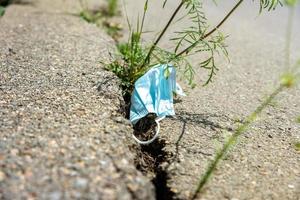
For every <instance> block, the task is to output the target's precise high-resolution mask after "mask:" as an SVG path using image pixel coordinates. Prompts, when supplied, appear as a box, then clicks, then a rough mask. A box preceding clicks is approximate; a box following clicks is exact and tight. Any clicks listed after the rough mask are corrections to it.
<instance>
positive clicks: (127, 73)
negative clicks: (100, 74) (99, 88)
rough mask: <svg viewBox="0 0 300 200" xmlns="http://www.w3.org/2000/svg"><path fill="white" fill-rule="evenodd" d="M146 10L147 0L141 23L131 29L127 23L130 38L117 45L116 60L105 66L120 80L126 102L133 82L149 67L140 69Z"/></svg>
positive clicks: (144, 56)
mask: <svg viewBox="0 0 300 200" xmlns="http://www.w3.org/2000/svg"><path fill="white" fill-rule="evenodd" d="M147 9H148V0H147V1H146V2H145V6H144V12H143V18H142V21H141V23H139V22H138V23H137V26H136V28H135V29H133V28H132V27H131V25H130V23H129V22H128V26H129V30H130V37H129V39H128V42H126V43H119V44H117V49H118V52H119V53H118V55H117V57H118V58H117V59H116V60H115V61H113V62H112V63H110V64H108V65H106V68H107V69H108V70H111V71H112V72H114V73H115V74H116V75H117V76H118V77H119V78H120V79H121V87H122V89H123V96H124V97H125V99H126V100H129V99H130V93H131V91H132V90H133V86H134V82H135V81H136V80H137V79H138V78H139V77H140V76H142V75H143V74H144V73H145V72H146V70H147V69H148V68H149V67H142V68H141V67H140V66H141V65H142V62H143V60H144V59H145V58H146V53H145V52H146V49H145V48H143V46H142V43H141V36H142V33H143V32H142V31H143V26H144V22H145V17H146V13H147Z"/></svg>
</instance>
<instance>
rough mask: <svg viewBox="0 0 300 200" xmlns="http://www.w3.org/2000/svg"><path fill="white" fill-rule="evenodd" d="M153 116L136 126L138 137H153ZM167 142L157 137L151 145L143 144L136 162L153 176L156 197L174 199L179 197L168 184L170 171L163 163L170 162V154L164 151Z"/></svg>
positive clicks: (143, 170) (137, 165)
mask: <svg viewBox="0 0 300 200" xmlns="http://www.w3.org/2000/svg"><path fill="white" fill-rule="evenodd" d="M149 117H150V118H151V119H149ZM152 118H153V116H148V117H147V118H146V119H143V120H141V122H140V123H139V124H137V125H136V126H135V127H134V129H135V135H136V136H137V137H139V138H140V139H143V140H145V139H148V138H149V137H151V135H152V132H153V130H154V129H155V122H154V120H153V119H152ZM165 144H166V143H165V141H164V140H158V139H157V140H155V141H154V142H153V143H151V144H150V145H141V146H140V148H139V149H137V156H136V159H135V164H136V168H137V169H138V170H139V171H141V172H142V173H143V174H145V175H147V176H150V177H153V178H152V183H153V185H154V186H155V190H156V199H158V200H174V199H177V198H176V196H175V193H174V192H172V191H171V188H170V187H168V185H167V182H168V179H169V176H168V173H167V171H166V169H164V168H163V167H162V165H161V164H162V163H165V162H167V163H168V162H169V158H170V155H169V154H168V153H167V152H165V151H164V147H165Z"/></svg>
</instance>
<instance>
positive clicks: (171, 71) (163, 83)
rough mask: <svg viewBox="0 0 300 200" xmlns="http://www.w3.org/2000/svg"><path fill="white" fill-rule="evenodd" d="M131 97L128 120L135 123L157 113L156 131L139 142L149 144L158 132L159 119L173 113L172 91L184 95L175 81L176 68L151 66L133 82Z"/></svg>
mask: <svg viewBox="0 0 300 200" xmlns="http://www.w3.org/2000/svg"><path fill="white" fill-rule="evenodd" d="M134 86H135V87H134V91H133V94H132V97H131V107H130V121H131V122H132V124H136V123H137V122H138V121H139V120H140V119H141V118H143V117H145V116H146V115H148V114H149V113H155V114H156V115H157V118H156V120H155V121H156V123H157V132H156V134H155V136H154V138H152V139H151V140H149V141H146V142H142V141H140V140H138V139H137V138H136V137H134V139H135V140H136V141H137V142H139V143H140V144H149V143H151V142H152V141H154V140H155V139H156V137H157V136H158V132H159V121H160V120H162V119H163V118H165V117H166V116H173V115H175V111H174V106H173V92H174V93H177V94H179V95H183V96H185V94H184V93H183V91H182V89H181V87H180V86H179V84H177V83H176V70H175V68H174V67H173V66H170V65H167V64H160V65H156V66H154V67H152V68H151V69H150V70H149V71H148V72H147V73H145V74H144V75H143V76H142V77H140V78H139V79H138V80H137V81H136V82H135V84H134Z"/></svg>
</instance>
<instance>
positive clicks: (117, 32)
mask: <svg viewBox="0 0 300 200" xmlns="http://www.w3.org/2000/svg"><path fill="white" fill-rule="evenodd" d="M79 3H80V6H81V12H80V13H79V16H80V17H81V18H82V19H83V20H85V21H87V22H88V23H93V24H96V25H97V26H99V27H102V28H104V30H105V31H106V33H107V34H108V35H110V36H111V37H112V38H113V39H114V40H115V41H117V40H118V39H119V38H120V37H121V36H122V34H121V31H122V26H121V25H120V24H119V23H115V22H113V21H112V20H111V19H112V18H113V17H115V16H117V15H118V0H108V2H107V5H106V6H105V7H101V8H99V9H96V10H91V9H89V8H88V5H87V1H86V0H79Z"/></svg>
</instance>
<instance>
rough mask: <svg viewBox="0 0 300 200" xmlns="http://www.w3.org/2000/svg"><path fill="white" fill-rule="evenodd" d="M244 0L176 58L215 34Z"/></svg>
mask: <svg viewBox="0 0 300 200" xmlns="http://www.w3.org/2000/svg"><path fill="white" fill-rule="evenodd" d="M243 1H244V0H239V2H238V3H237V4H236V5H235V6H234V7H233V8H232V9H231V10H230V11H229V13H228V14H227V15H226V16H225V17H224V18H223V19H222V21H220V22H219V24H218V25H217V26H215V28H213V29H212V30H211V31H209V32H208V33H207V34H205V35H203V36H202V37H201V38H200V39H199V40H198V41H196V42H194V43H193V44H191V45H190V46H188V47H187V48H186V49H184V50H183V51H181V52H180V53H178V54H176V56H175V58H177V57H179V56H181V55H182V54H184V53H188V52H189V51H190V50H191V49H193V48H194V47H195V46H197V44H198V43H199V42H200V41H202V40H204V39H205V38H207V37H208V36H210V35H211V34H213V33H214V32H215V31H216V30H218V29H219V28H220V27H221V26H222V25H223V23H224V22H225V21H226V20H227V19H228V18H229V17H230V16H231V14H232V13H233V12H234V11H235V10H236V9H237V8H238V7H239V6H240V5H241V3H243Z"/></svg>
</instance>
